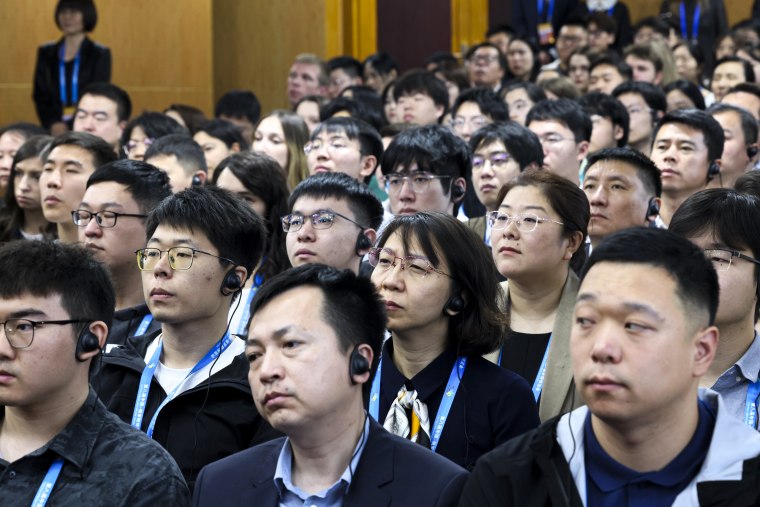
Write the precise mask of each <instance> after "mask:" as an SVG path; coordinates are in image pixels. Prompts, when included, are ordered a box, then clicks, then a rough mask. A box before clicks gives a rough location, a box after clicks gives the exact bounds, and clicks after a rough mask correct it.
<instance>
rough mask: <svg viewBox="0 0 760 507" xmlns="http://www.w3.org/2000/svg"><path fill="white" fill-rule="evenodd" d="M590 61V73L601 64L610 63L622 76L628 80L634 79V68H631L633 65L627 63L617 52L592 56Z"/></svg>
mask: <svg viewBox="0 0 760 507" xmlns="http://www.w3.org/2000/svg"><path fill="white" fill-rule="evenodd" d="M590 62H591V63H590V64H589V66H588V72H589V74H591V72H592V71H593V70H594V69H595V68H597V67H599V66H600V65H609V66H610V67H614V68H615V70H617V72H618V74H620V76H621V77H623V78H624V79H625V80H626V81H630V80H631V79H633V70H631V66H630V65H628V64H627V63H625V62H624V61H623V60H622V59H621V58H620V57H619V56H617V54H616V53H613V52H611V51H607V52H605V53H601V54H599V55H596V56H594V57H593V58H590Z"/></svg>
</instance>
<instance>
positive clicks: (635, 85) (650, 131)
mask: <svg viewBox="0 0 760 507" xmlns="http://www.w3.org/2000/svg"><path fill="white" fill-rule="evenodd" d="M612 96H613V97H615V98H616V99H618V100H619V101H620V102H622V103H623V105H624V106H625V108H626V109H627V110H628V121H629V123H628V126H629V128H628V145H629V146H630V147H631V148H633V149H634V150H636V151H638V152H641V153H643V154H644V155H646V156H649V155H650V153H651V150H652V140H653V139H654V131H655V126H656V125H657V122H658V121H659V120H660V118H662V115H663V114H665V109H667V107H668V105H667V99H666V98H665V93H664V92H663V91H662V89H660V88H659V87H657V86H655V85H653V84H650V83H643V82H639V81H629V82H626V83H623V84H621V85H619V86H617V87H616V88H615V90H614V91H613V92H612Z"/></svg>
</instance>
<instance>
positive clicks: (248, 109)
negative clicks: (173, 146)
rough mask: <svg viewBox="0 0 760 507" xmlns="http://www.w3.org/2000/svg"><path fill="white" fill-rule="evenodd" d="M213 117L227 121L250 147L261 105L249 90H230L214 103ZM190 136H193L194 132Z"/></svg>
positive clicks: (259, 116)
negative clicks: (238, 130) (238, 131)
mask: <svg viewBox="0 0 760 507" xmlns="http://www.w3.org/2000/svg"><path fill="white" fill-rule="evenodd" d="M214 117H215V118H217V119H220V120H227V121H228V122H230V123H232V124H233V125H235V126H236V127H238V128H239V129H240V133H241V134H242V136H243V139H245V143H246V144H247V145H250V144H251V143H252V142H253V129H254V126H255V125H256V124H257V123H258V122H259V118H261V104H260V103H259V99H258V98H257V97H256V95H255V94H254V93H253V92H252V91H250V90H231V91H229V92H227V93H225V94H224V95H222V96H221V97H220V98H219V100H218V101H217V102H216V106H215V107H214ZM186 126H187V125H186ZM190 134H191V135H193V134H194V132H191V133H190ZM212 171H213V169H212Z"/></svg>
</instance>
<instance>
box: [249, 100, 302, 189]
mask: <svg viewBox="0 0 760 507" xmlns="http://www.w3.org/2000/svg"><path fill="white" fill-rule="evenodd" d="M307 142H309V129H308V128H307V127H306V123H304V121H303V120H302V119H301V117H300V116H298V115H297V114H295V113H292V112H290V111H285V110H284V109H275V110H274V111H272V112H271V113H270V114H269V116H266V117H264V118H262V119H261V121H260V122H259V124H258V125H257V126H256V133H255V134H254V140H253V145H252V149H253V151H260V152H263V153H266V154H267V155H269V156H270V157H272V158H273V159H275V160H276V161H277V163H279V164H280V167H282V170H283V171H284V172H285V176H286V178H287V180H288V187H289V188H291V189H292V188H295V186H296V185H298V184H299V183H300V182H302V181H303V180H305V179H306V178H308V177H309V166H308V165H307V163H306V153H305V152H304V148H305V147H306V143H307Z"/></svg>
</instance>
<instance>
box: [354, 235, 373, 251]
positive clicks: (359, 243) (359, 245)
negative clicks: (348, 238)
mask: <svg viewBox="0 0 760 507" xmlns="http://www.w3.org/2000/svg"><path fill="white" fill-rule="evenodd" d="M370 248H372V240H371V239H369V236H367V235H366V234H364V231H362V232H360V233H359V235H358V236H357V237H356V245H355V246H354V250H355V251H356V255H358V256H359V257H362V256H363V255H364V252H365V250H369V249H370Z"/></svg>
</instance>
